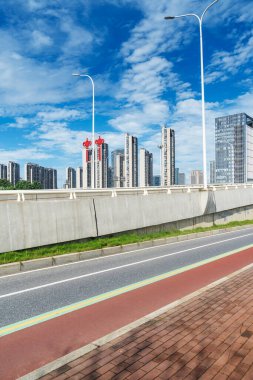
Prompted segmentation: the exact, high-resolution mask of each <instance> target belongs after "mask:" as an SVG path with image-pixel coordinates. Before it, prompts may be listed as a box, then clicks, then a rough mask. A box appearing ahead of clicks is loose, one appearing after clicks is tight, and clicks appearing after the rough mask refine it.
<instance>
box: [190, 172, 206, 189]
mask: <svg viewBox="0 0 253 380" xmlns="http://www.w3.org/2000/svg"><path fill="white" fill-rule="evenodd" d="M203 183H204V181H203V171H202V170H192V171H191V185H203Z"/></svg>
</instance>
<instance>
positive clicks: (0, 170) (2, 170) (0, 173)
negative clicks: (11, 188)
mask: <svg viewBox="0 0 253 380" xmlns="http://www.w3.org/2000/svg"><path fill="white" fill-rule="evenodd" d="M0 179H7V166H6V165H3V164H0Z"/></svg>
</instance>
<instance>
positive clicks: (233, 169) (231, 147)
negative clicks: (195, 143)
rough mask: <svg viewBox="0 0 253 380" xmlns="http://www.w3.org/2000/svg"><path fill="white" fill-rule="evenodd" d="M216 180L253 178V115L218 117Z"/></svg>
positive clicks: (235, 180) (246, 180)
mask: <svg viewBox="0 0 253 380" xmlns="http://www.w3.org/2000/svg"><path fill="white" fill-rule="evenodd" d="M215 161H216V183H244V182H251V181H253V118H252V117H250V116H248V115H247V114H245V113H238V114H235V115H229V116H223V117H218V118H216V119H215Z"/></svg>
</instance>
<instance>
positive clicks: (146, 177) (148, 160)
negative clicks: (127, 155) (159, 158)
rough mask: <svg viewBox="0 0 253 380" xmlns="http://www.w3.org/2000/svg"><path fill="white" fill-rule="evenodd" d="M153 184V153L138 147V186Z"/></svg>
mask: <svg viewBox="0 0 253 380" xmlns="http://www.w3.org/2000/svg"><path fill="white" fill-rule="evenodd" d="M152 185H153V154H152V153H149V151H147V150H146V149H144V148H141V149H140V187H145V186H152Z"/></svg>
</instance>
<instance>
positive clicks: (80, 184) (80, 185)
mask: <svg viewBox="0 0 253 380" xmlns="http://www.w3.org/2000/svg"><path fill="white" fill-rule="evenodd" d="M76 188H77V189H82V188H83V168H82V167H81V166H79V167H78V168H77V169H76Z"/></svg>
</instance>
